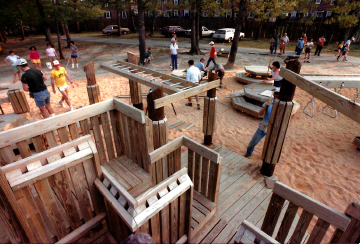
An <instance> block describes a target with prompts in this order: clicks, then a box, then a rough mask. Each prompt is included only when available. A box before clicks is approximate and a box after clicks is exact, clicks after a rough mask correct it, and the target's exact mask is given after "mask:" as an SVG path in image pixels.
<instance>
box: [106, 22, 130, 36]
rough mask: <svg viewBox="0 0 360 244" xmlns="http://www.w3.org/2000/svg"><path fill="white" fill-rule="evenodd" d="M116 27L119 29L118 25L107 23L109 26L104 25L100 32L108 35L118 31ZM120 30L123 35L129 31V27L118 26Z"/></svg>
mask: <svg viewBox="0 0 360 244" xmlns="http://www.w3.org/2000/svg"><path fill="white" fill-rule="evenodd" d="M118 29H119V27H118V26H117V25H109V26H106V28H105V29H103V30H102V33H103V34H106V35H108V36H110V35H111V34H116V33H118ZM120 31H121V34H123V35H126V34H127V33H130V30H129V28H121V27H120Z"/></svg>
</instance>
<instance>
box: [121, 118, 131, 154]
mask: <svg viewBox="0 0 360 244" xmlns="http://www.w3.org/2000/svg"><path fill="white" fill-rule="evenodd" d="M127 118H128V117H127V116H126V115H125V114H121V121H122V129H123V134H124V143H125V144H124V145H125V147H126V155H127V156H128V158H132V151H131V140H130V132H129V125H128V119H127Z"/></svg>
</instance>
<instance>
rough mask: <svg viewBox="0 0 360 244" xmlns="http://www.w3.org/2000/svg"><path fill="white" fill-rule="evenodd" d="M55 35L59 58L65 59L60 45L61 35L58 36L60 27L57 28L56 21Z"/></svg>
mask: <svg viewBox="0 0 360 244" xmlns="http://www.w3.org/2000/svg"><path fill="white" fill-rule="evenodd" d="M56 35H57V40H58V48H59V54H60V59H65V57H64V54H63V50H62V46H61V36H60V29H59V24H58V23H56Z"/></svg>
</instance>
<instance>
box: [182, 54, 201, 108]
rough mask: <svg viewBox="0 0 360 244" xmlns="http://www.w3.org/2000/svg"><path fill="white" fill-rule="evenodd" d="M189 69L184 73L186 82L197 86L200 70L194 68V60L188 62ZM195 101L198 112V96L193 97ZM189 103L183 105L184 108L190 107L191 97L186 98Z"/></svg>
mask: <svg viewBox="0 0 360 244" xmlns="http://www.w3.org/2000/svg"><path fill="white" fill-rule="evenodd" d="M188 64H189V68H188V69H187V71H186V80H187V81H190V82H192V83H195V84H198V83H199V81H200V80H201V73H200V70H199V69H198V68H197V67H195V66H194V60H189V61H188ZM195 99H196V102H197V109H198V110H200V100H199V95H195ZM188 100H189V102H188V103H186V104H185V106H189V107H192V102H191V97H189V98H188Z"/></svg>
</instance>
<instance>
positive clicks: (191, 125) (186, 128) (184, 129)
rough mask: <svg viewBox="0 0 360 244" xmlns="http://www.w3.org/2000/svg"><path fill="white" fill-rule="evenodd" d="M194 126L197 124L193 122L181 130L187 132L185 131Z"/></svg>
mask: <svg viewBox="0 0 360 244" xmlns="http://www.w3.org/2000/svg"><path fill="white" fill-rule="evenodd" d="M194 126H195V125H194V124H193V123H191V124H190V125H189V126H187V127H185V128H183V129H181V130H180V132H185V131H187V130H189V129H191V128H192V127H194Z"/></svg>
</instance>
